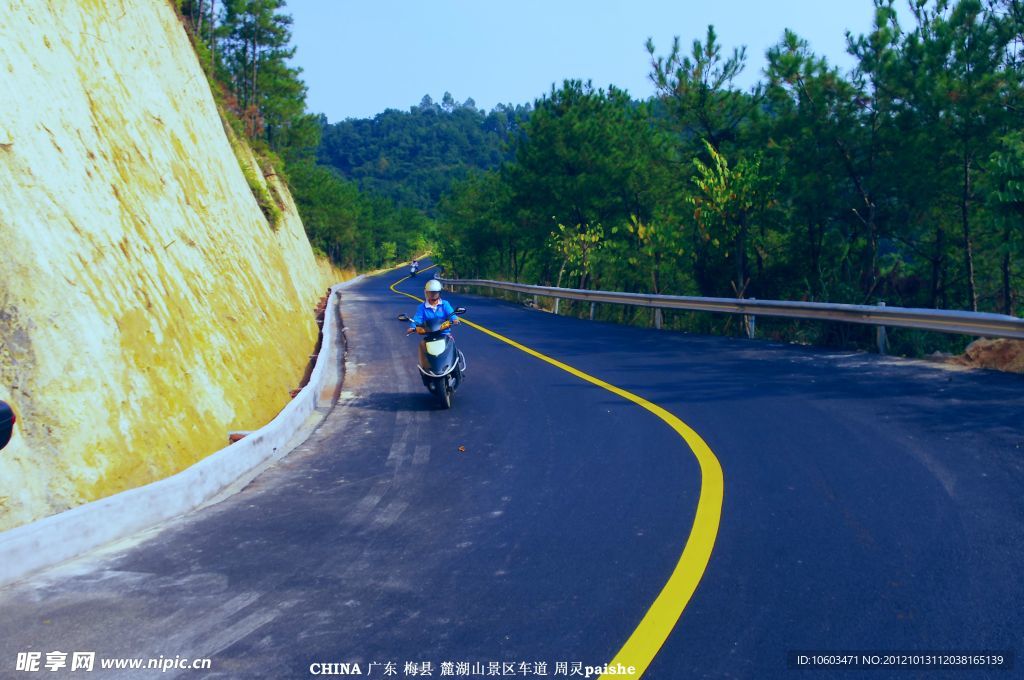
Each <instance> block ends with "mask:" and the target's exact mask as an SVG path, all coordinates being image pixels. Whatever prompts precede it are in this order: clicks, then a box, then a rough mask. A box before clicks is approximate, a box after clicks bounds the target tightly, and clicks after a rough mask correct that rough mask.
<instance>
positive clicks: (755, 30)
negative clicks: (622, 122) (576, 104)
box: [286, 0, 874, 122]
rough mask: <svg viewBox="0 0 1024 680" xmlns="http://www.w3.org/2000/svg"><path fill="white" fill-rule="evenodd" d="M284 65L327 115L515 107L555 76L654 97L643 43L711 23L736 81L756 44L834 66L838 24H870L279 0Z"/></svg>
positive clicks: (751, 70)
mask: <svg viewBox="0 0 1024 680" xmlns="http://www.w3.org/2000/svg"><path fill="white" fill-rule="evenodd" d="M286 11H287V12H288V13H289V14H291V15H292V18H293V20H294V24H293V26H292V44H293V45H294V46H295V47H297V50H298V51H297V54H296V57H295V59H294V61H293V64H294V65H297V66H300V67H301V68H302V69H303V74H302V78H303V80H304V81H305V82H306V85H307V86H308V88H309V93H308V95H307V109H308V110H309V111H311V112H314V113H324V114H326V115H327V118H328V120H330V121H331V122H335V121H339V120H343V119H345V118H367V117H372V116H374V115H376V114H377V113H380V112H382V111H384V110H385V109H387V108H396V109H403V110H407V109H408V108H409V107H410V106H413V105H415V104H417V103H419V101H420V99H422V97H423V95H425V94H429V95H430V96H431V97H433V98H434V100H435V101H438V102H439V101H440V100H441V97H442V96H443V95H444V93H445V91H448V92H451V94H452V96H453V97H455V99H456V100H457V101H459V102H462V101H464V100H466V99H467V98H469V97H472V98H473V99H474V101H475V102H476V104H477V106H478V107H479V108H482V109H487V110H489V109H492V108H494V106H495V105H497V104H499V103H506V104H526V103H530V102H532V101H533V100H534V99H537V98H539V97H540V96H542V95H544V94H546V93H548V92H549V91H550V89H551V85H552V83H556V84H558V85H560V84H561V83H562V81H563V80H564V79H567V78H579V79H581V80H588V79H589V80H592V81H593V83H594V85H595V86H598V87H605V86H607V85H609V84H614V85H615V86H617V87H620V88H623V89H625V90H628V91H629V93H630V94H631V95H632V96H633V97H634V98H638V99H643V98H646V97H648V96H650V95H651V94H653V91H654V90H653V86H652V85H651V83H650V80H649V79H648V74H649V73H650V64H649V61H650V60H649V57H648V55H647V51H646V49H645V47H644V44H645V42H646V40H647V38H648V37H650V38H653V39H654V44H655V47H656V51H657V54H659V55H661V54H666V53H667V52H668V51H669V49H670V47H671V44H672V38H673V37H674V36H677V35H678V36H679V37H680V38H681V39H682V43H683V45H684V46H686V48H687V50H688V49H689V45H690V44H691V43H692V42H693V40H694V39H695V38H702V37H703V36H704V34H705V31H706V30H707V26H708V24H714V26H715V30H716V31H717V33H718V36H719V41H720V42H721V43H722V45H723V46H724V47H725V48H726V49H727V50H728V51H730V52H731V50H732V48H733V47H739V46H742V45H746V47H747V70H746V72H745V73H744V75H743V76H742V77H741V79H740V81H739V83H740V84H741V85H742V86H744V87H749V86H750V85H752V84H754V83H755V82H756V81H757V80H759V79H760V78H759V75H760V72H761V69H762V68H763V67H764V65H765V58H764V53H765V51H766V50H767V49H768V48H769V47H770V46H772V45H774V44H775V43H776V42H778V40H779V38H781V36H782V33H783V31H784V30H785V29H786V28H790V29H792V30H794V31H796V33H797V34H798V35H800V36H801V37H803V38H804V39H806V40H807V41H808V42H809V43H810V45H811V48H812V49H813V50H814V52H815V53H817V54H819V55H822V56H825V57H827V58H828V60H829V62H830V63H832V64H835V65H838V66H840V67H841V68H843V69H844V70H846V69H848V68H850V67H852V65H853V59H852V58H851V57H849V56H848V55H847V54H846V38H845V32H846V30H847V29H849V30H851V31H852V32H853V33H854V34H859V33H865V32H867V31H868V30H869V29H870V28H871V24H872V21H873V15H874V9H873V5H872V2H871V0H701V1H699V2H698V1H696V0H674V1H670V0H627V1H621V0H589V1H586V0H517V1H516V2H501V3H498V2H487V1H486V0H475V1H470V0H371V1H369V2H368V1H367V0H361V1H359V2H356V1H354V0H288V2H287V7H286Z"/></svg>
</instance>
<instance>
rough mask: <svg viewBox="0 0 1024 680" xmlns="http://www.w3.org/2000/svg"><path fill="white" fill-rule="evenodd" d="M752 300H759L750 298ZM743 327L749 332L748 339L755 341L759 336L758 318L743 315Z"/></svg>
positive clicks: (751, 315)
mask: <svg viewBox="0 0 1024 680" xmlns="http://www.w3.org/2000/svg"><path fill="white" fill-rule="evenodd" d="M750 299H751V300H757V298H750ZM743 326H744V328H745V329H746V331H747V338H748V339H749V340H753V339H754V336H755V335H757V317H756V316H754V315H753V314H744V315H743Z"/></svg>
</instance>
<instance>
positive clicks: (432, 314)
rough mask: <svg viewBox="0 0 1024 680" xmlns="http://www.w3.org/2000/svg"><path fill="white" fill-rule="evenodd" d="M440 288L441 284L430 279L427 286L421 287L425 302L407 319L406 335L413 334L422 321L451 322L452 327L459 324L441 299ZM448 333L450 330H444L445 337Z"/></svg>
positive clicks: (449, 306) (450, 309) (452, 310)
mask: <svg viewBox="0 0 1024 680" xmlns="http://www.w3.org/2000/svg"><path fill="white" fill-rule="evenodd" d="M441 288H442V286H441V282H440V281H438V280H437V279H430V280H429V281H427V284H426V285H425V286H423V297H425V298H426V300H424V301H423V303H422V304H421V305H420V306H419V307H418V308H417V309H416V313H415V314H413V316H412V318H411V319H409V329H408V330H406V331H405V334H406V335H410V334H412V333H415V332H416V327H417V326H419V325H420V324H422V323H423V322H424V321H433V320H435V319H444V320H447V321H451V322H452V324H453V325H455V324H459V323H461V321H459V317H458V316H457V315H456V314H455V309H454V308H453V307H452V306H451V304H449V303H448V301H447V300H442V299H441ZM450 333H451V329H445V331H444V334H445V335H449V334H450Z"/></svg>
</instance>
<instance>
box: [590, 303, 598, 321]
mask: <svg viewBox="0 0 1024 680" xmlns="http://www.w3.org/2000/svg"><path fill="white" fill-rule="evenodd" d="M596 305H597V303H596V302H591V303H590V320H591V321H593V320H594V307H595V306H596Z"/></svg>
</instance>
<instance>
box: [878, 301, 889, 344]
mask: <svg viewBox="0 0 1024 680" xmlns="http://www.w3.org/2000/svg"><path fill="white" fill-rule="evenodd" d="M878 306H879V307H885V302H883V301H879V303H878ZM875 342H877V343H878V353H879V354H885V353H886V350H887V349H888V346H889V338H888V337H886V334H885V326H879V327H878V328H877V329H876V330H875Z"/></svg>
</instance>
